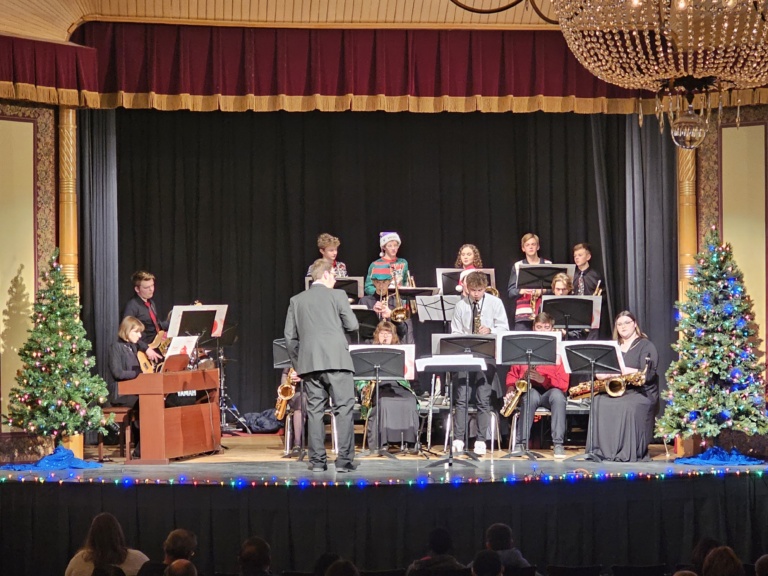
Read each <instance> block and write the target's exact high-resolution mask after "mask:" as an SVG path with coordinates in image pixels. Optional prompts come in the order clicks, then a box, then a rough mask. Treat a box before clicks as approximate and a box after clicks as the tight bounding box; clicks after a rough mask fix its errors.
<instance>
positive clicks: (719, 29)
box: [551, 0, 768, 148]
mask: <svg viewBox="0 0 768 576" xmlns="http://www.w3.org/2000/svg"><path fill="white" fill-rule="evenodd" d="M551 2H552V5H553V7H554V9H555V13H556V14H557V16H558V20H559V24H560V28H561V29H562V31H563V35H564V36H565V40H566V42H567V43H568V46H569V48H570V49H571V51H572V52H573V54H574V55H575V56H576V58H577V59H578V60H579V62H581V64H582V65H583V66H584V67H585V68H587V70H589V71H590V72H592V73H593V74H594V75H595V76H597V77H598V78H600V79H601V80H604V81H606V82H610V83H611V84H616V85H618V86H622V87H624V88H628V89H642V90H649V91H651V92H653V93H655V94H656V99H657V105H656V112H657V115H659V116H660V117H661V116H663V114H664V113H666V114H667V115H668V116H669V119H670V121H671V131H672V138H673V139H674V141H675V144H677V145H678V146H680V147H683V148H695V147H697V146H698V145H699V144H701V142H702V141H703V140H704V136H705V135H706V131H707V127H708V125H709V117H710V111H711V104H712V100H713V95H714V96H716V97H717V104H718V105H722V100H723V96H724V93H725V92H730V91H731V90H738V89H748V88H757V87H760V86H763V85H765V84H766V82H768V22H767V21H766V19H767V18H768V2H767V1H766V0H551ZM699 95H701V96H699ZM697 96H698V99H697ZM695 103H696V104H697V107H698V108H699V112H696V110H695V109H694V104H695ZM660 119H661V118H660Z"/></svg>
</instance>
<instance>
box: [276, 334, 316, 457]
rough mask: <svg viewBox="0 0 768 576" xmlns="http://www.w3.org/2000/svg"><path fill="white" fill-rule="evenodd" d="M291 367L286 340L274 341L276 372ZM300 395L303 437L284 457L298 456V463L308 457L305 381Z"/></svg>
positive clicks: (301, 383) (302, 383)
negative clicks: (305, 439) (305, 436)
mask: <svg viewBox="0 0 768 576" xmlns="http://www.w3.org/2000/svg"><path fill="white" fill-rule="evenodd" d="M291 366H292V365H291V357H290V356H289V355H288V347H287V346H286V344H285V338H278V339H277V340H272V367H273V368H275V369H276V370H285V369H286V368H290V367H291ZM299 394H301V398H300V401H301V435H300V436H299V445H298V447H295V448H291V451H290V452H289V453H288V454H285V455H284V456H283V458H292V457H293V456H298V459H297V462H301V461H302V460H304V457H305V456H306V455H307V451H306V449H305V446H306V444H304V434H305V432H306V430H307V426H306V421H307V410H306V407H307V397H306V395H305V394H304V380H299ZM292 414H293V412H291V415H292ZM285 418H286V423H285V425H286V426H287V425H288V422H287V420H288V416H286V417H285ZM291 426H293V422H291Z"/></svg>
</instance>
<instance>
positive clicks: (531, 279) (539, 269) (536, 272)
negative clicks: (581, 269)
mask: <svg viewBox="0 0 768 576" xmlns="http://www.w3.org/2000/svg"><path fill="white" fill-rule="evenodd" d="M561 272H568V264H521V265H520V268H519V269H518V271H517V289H518V290H524V289H528V290H550V289H551V288H552V279H553V278H554V277H555V276H557V275H558V274H560V273H561Z"/></svg>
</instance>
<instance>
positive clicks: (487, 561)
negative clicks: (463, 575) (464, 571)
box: [472, 550, 504, 576]
mask: <svg viewBox="0 0 768 576" xmlns="http://www.w3.org/2000/svg"><path fill="white" fill-rule="evenodd" d="M503 573H504V568H503V567H502V565H501V558H499V553H498V552H496V551H495V550H481V551H480V552H478V553H477V554H475V559H474V560H472V574H473V576H501V574H503Z"/></svg>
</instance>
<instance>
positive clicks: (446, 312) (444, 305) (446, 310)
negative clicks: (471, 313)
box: [416, 294, 461, 332]
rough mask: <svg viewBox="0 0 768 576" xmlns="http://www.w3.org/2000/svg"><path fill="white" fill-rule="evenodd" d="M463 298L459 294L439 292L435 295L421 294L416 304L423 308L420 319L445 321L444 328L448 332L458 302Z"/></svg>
mask: <svg viewBox="0 0 768 576" xmlns="http://www.w3.org/2000/svg"><path fill="white" fill-rule="evenodd" d="M459 300H461V296H459V295H458V294H447V295H444V294H437V295H434V296H419V297H418V298H417V299H416V305H417V306H419V307H420V308H421V311H420V313H419V319H420V320H421V321H422V322H424V321H426V320H433V321H436V322H442V323H443V329H444V330H445V331H446V332H447V331H448V330H449V329H450V326H451V320H453V313H454V310H455V309H456V304H458V303H459Z"/></svg>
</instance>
